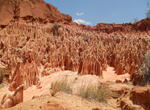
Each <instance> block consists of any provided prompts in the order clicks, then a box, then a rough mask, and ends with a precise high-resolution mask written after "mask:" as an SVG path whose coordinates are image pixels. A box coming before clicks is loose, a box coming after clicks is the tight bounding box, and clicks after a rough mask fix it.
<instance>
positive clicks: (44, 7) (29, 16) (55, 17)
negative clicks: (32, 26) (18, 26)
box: [0, 0, 72, 25]
mask: <svg viewBox="0 0 150 110" xmlns="http://www.w3.org/2000/svg"><path fill="white" fill-rule="evenodd" d="M15 19H25V20H30V21H35V20H38V21H39V22H63V23H69V22H71V20H72V18H71V17H70V16H69V15H65V14H62V13H60V12H59V11H58V10H57V9H56V8H55V7H54V6H52V5H50V4H47V3H45V2H44V1H43V0H0V25H8V23H10V22H11V21H13V20H15Z"/></svg>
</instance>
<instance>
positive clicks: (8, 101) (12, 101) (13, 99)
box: [1, 85, 24, 108]
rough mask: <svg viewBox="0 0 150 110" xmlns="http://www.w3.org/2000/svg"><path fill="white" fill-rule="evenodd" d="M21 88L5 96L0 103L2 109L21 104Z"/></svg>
mask: <svg viewBox="0 0 150 110" xmlns="http://www.w3.org/2000/svg"><path fill="white" fill-rule="evenodd" d="M23 87H24V86H23V85H20V86H18V87H17V89H16V90H15V91H14V92H13V93H12V94H5V95H4V96H3V99H2V101H1V106H2V107H3V108H9V107H13V106H15V105H17V104H19V103H21V102H23V90H24V88H23Z"/></svg>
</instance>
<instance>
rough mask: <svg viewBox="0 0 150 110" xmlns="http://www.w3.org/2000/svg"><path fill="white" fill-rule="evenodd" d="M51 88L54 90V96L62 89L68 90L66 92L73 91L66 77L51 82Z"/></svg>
mask: <svg viewBox="0 0 150 110" xmlns="http://www.w3.org/2000/svg"><path fill="white" fill-rule="evenodd" d="M50 89H51V90H52V92H51V95H52V96H55V94H56V93H58V92H60V91H62V92H66V93H70V92H71V89H70V86H69V84H68V81H67V80H66V79H63V80H60V81H56V82H53V83H52V84H51V88H50Z"/></svg>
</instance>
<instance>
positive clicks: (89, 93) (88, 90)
mask: <svg viewBox="0 0 150 110" xmlns="http://www.w3.org/2000/svg"><path fill="white" fill-rule="evenodd" d="M78 95H79V96H81V97H83V98H86V99H90V100H95V101H98V102H106V100H107V99H108V98H109V97H111V96H112V93H111V91H110V90H109V88H108V86H107V85H105V84H100V85H99V86H98V87H94V86H89V87H83V88H80V90H79V93H78Z"/></svg>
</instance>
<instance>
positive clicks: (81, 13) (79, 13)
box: [76, 12, 85, 16]
mask: <svg viewBox="0 0 150 110" xmlns="http://www.w3.org/2000/svg"><path fill="white" fill-rule="evenodd" d="M84 14H85V13H84V12H78V13H76V15H77V16H83V15H84Z"/></svg>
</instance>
